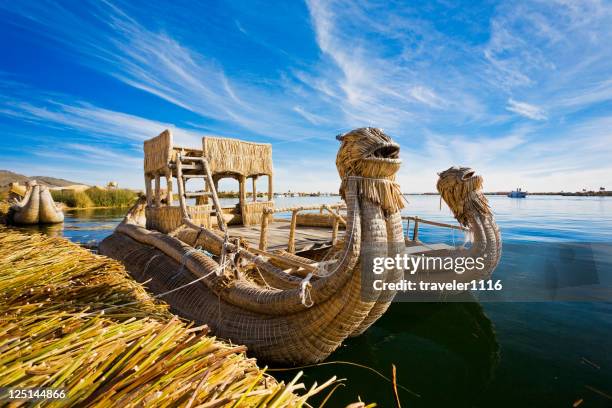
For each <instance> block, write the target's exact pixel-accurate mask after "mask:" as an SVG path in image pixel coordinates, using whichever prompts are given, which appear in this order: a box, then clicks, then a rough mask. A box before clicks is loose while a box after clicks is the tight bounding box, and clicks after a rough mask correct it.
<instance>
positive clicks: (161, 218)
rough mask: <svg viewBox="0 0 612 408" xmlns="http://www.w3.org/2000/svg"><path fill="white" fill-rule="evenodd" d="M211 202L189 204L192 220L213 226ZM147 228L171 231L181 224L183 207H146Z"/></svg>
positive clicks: (203, 225) (198, 223)
mask: <svg viewBox="0 0 612 408" xmlns="http://www.w3.org/2000/svg"><path fill="white" fill-rule="evenodd" d="M211 211H212V205H211V204H201V205H190V206H187V212H188V213H189V216H190V217H191V221H192V222H193V223H195V224H197V225H199V226H202V227H207V228H210V227H211V219H210V213H211ZM146 217H147V228H148V229H154V230H157V231H160V232H163V233H166V234H167V233H169V232H171V231H174V230H175V229H176V228H178V227H179V226H181V224H182V223H183V215H182V212H181V207H169V206H162V207H149V206H147V208H146Z"/></svg>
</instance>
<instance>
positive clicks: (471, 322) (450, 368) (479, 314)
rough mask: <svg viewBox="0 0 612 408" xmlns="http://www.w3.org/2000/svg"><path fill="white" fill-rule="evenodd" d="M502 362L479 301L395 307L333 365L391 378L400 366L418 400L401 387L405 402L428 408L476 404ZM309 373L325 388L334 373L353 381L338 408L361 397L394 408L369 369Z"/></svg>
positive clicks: (340, 394) (339, 396)
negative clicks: (392, 370) (394, 370)
mask: <svg viewBox="0 0 612 408" xmlns="http://www.w3.org/2000/svg"><path fill="white" fill-rule="evenodd" d="M499 356H500V348H499V344H498V341H497V337H496V334H495V330H494V328H493V324H492V323H491V321H490V320H489V318H488V317H487V316H486V315H485V313H484V312H483V309H482V307H481V306H480V305H479V304H478V303H476V302H470V303H411V304H407V303H394V304H392V305H391V307H390V308H389V310H388V311H387V313H386V314H385V315H384V316H383V317H382V318H381V319H380V320H379V321H377V322H376V324H375V326H373V327H372V328H370V329H369V330H368V331H367V332H366V333H364V334H363V335H361V336H359V337H356V338H352V339H349V340H348V341H346V342H345V344H344V345H343V346H342V347H341V348H340V349H339V350H337V351H336V352H335V353H333V354H332V355H331V356H330V357H329V358H328V359H327V361H335V360H340V361H351V362H356V363H359V364H363V365H365V366H368V367H372V368H374V369H376V370H378V371H379V372H381V373H383V374H384V375H386V376H388V377H390V376H391V365H392V364H395V365H396V367H397V370H398V372H397V373H398V383H399V384H401V385H403V386H404V387H406V388H408V389H409V390H411V391H412V392H414V393H417V394H419V396H418V397H416V396H415V395H414V394H412V393H411V392H408V391H406V390H403V389H401V388H400V390H399V394H400V398H401V399H402V402H403V403H404V404H405V405H407V406H411V407H415V406H423V407H427V406H451V405H452V406H461V405H464V404H465V405H470V404H471V403H472V402H474V401H476V400H477V399H478V397H479V394H480V393H481V391H482V389H483V388H484V387H486V386H487V384H489V383H490V382H491V380H492V379H493V378H494V374H495V370H496V367H497V365H498V363H499V361H500V357H499ZM275 374H276V373H275ZM292 374H295V372H290V373H284V374H283V375H284V378H290V376H291V375H292ZM305 375H306V378H307V379H308V380H313V381H314V380H316V381H319V382H320V381H321V380H322V379H325V378H327V377H331V376H333V375H336V376H338V377H340V378H346V379H347V383H348V384H349V385H350V386H349V387H346V388H344V387H341V388H339V389H338V390H337V391H336V392H335V393H334V395H333V397H332V399H331V400H330V401H329V404H330V406H332V407H335V406H345V405H346V404H348V403H349V402H351V401H354V400H355V395H356V393H357V394H358V395H359V396H361V398H362V400H364V401H366V402H368V401H375V402H377V403H378V404H379V406H383V407H387V406H394V401H393V393H392V387H391V384H390V383H388V382H387V381H385V380H383V379H381V378H380V377H378V376H377V375H376V374H374V373H372V372H370V371H368V370H366V369H363V368H356V367H354V366H346V365H341V364H338V365H336V364H334V365H328V366H319V367H316V368H308V369H305ZM442 391H443V392H442ZM315 406H316V404H315Z"/></svg>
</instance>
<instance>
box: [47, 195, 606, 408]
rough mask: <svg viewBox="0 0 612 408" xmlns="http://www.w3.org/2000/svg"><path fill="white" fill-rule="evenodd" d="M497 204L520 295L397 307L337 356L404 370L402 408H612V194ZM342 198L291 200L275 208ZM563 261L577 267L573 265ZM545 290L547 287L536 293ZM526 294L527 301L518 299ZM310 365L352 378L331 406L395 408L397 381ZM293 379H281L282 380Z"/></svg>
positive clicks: (434, 216)
mask: <svg viewBox="0 0 612 408" xmlns="http://www.w3.org/2000/svg"><path fill="white" fill-rule="evenodd" d="M407 198H408V201H409V203H410V204H409V206H408V208H407V209H406V210H405V213H406V214H407V215H418V216H419V217H421V218H425V219H430V220H437V221H443V222H453V218H452V216H451V214H450V211H449V210H448V209H447V208H446V207H445V206H444V205H443V206H442V208H441V209H440V203H439V198H438V197H437V196H407ZM489 199H490V203H491V206H492V208H493V210H494V213H495V216H496V220H497V222H498V224H499V226H500V228H501V232H502V237H503V242H504V252H503V255H502V259H501V262H500V265H499V267H498V269H497V270H496V272H495V274H494V278H495V279H500V280H501V281H502V282H503V283H504V285H508V286H509V287H511V288H513V289H512V290H513V291H511V293H512V295H511V296H510V298H508V299H496V298H491V299H485V300H487V301H483V302H467V303H453V302H450V303H394V304H393V305H392V306H391V307H390V309H389V310H388V312H387V313H386V314H385V316H383V318H381V319H380V320H379V321H378V322H377V323H376V324H375V325H374V326H373V327H372V328H371V329H370V330H368V331H367V332H366V333H365V334H364V335H362V336H360V337H357V338H354V339H349V340H348V341H346V342H345V343H344V344H343V346H342V347H341V348H340V349H339V350H338V351H336V352H335V353H334V354H333V355H332V356H330V357H329V358H328V360H327V361H328V362H333V361H346V362H350V363H357V364H362V365H364V366H368V367H371V368H373V369H375V370H378V371H379V372H380V373H382V374H384V375H386V376H388V377H390V375H391V365H392V364H395V365H396V367H397V375H398V383H399V384H401V386H403V387H405V388H407V389H409V390H411V391H412V393H411V392H408V391H406V390H404V389H400V390H399V394H400V398H401V400H402V406H404V407H429V406H455V407H457V406H459V407H464V406H465V407H472V406H478V407H491V406H528V407H531V406H554V407H560V406H566V407H571V406H572V404H574V403H578V402H579V400H583V402H582V403H580V404H579V406H582V407H610V406H612V303H609V302H610V301H612V298H611V297H609V295H608V293H609V292H606V291H603V292H601V291H593V290H591V289H592V288H597V287H599V288H601V287H602V286H603V287H606V288H609V287H611V286H612V283H611V282H612V279H611V275H612V267H611V263H610V251H609V245H610V243H612V199H611V198H605V197H601V198H599V197H560V196H559V197H557V196H530V197H528V198H526V199H510V198H507V197H503V196H492V197H489ZM337 200H338V198H337V197H312V198H310V197H308V198H284V199H276V205H277V206H278V207H284V206H293V205H298V204H315V203H324V202H326V203H330V202H336V201H337ZM230 202H231V200H226V203H230ZM124 212H125V210H124V209H123V210H91V211H71V212H68V213H67V214H66V222H65V223H64V225H63V227H62V226H58V227H50V228H48V229H46V232H48V233H50V234H56V235H63V236H65V237H67V238H69V239H71V240H73V241H75V242H81V243H95V242H97V241H99V240H101V239H103V238H104V237H105V236H107V235H108V234H110V233H111V232H112V229H113V228H114V226H115V225H116V224H117V223H118V222H119V221H120V220H121V218H122V216H123V214H124ZM419 237H420V238H421V239H423V240H424V241H428V242H447V243H453V242H454V243H457V242H461V241H462V239H463V235H462V234H461V233H458V232H453V231H450V230H447V229H442V228H437V227H430V226H427V225H422V226H421V228H420V232H419ZM568 254H569V255H568ZM560 259H561V260H562V261H563V262H565V261H566V260H569V261H567V262H565V263H564V265H565V268H564V266H563V265H561V266H560ZM568 264H569V266H567V265H568ZM566 269H567V270H566ZM538 285H540V286H539V287H540V288H541V289H542V291H537V292H535V293H531V292H529V290H527V289H529V288H532V287H536V286H538ZM585 287H586V288H589V290H588V291H587V292H586V294H585V293H584V292H580V293H579V295H578V296H577V297H575V298H572V297H571V296H570V297H568V296H566V295H564V294H563V293H565V292H563V289H565V288H570V289H572V288H585ZM521 289H524V292H525V293H528V295H525V297H524V299H523V300H529V301H519V300H522V299H521V296H520V295H521V293H520V292H521ZM572 293H573V292H572ZM570 299H572V300H574V301H568V300H570ZM500 300H503V301H500ZM576 300H579V301H576ZM585 300H589V301H585ZM303 370H304V372H305V381H307V383H311V382H312V381H318V382H319V383H320V382H322V381H324V380H325V379H327V378H329V377H331V376H332V375H336V376H338V377H340V378H345V379H346V381H345V384H346V385H345V386H344V387H340V388H338V389H337V390H336V392H335V393H334V395H333V396H332V398H331V399H330V401H329V402H328V403H327V405H326V406H330V407H340V406H344V405H345V404H346V403H348V402H351V401H354V400H355V399H356V397H357V396H360V397H361V399H362V400H363V401H366V402H377V403H378V404H379V406H382V407H391V406H394V402H393V394H392V387H391V384H390V383H389V382H387V381H385V380H384V379H382V378H380V377H378V376H377V374H375V373H373V372H371V371H369V370H368V369H365V368H360V367H356V366H353V365H348V364H344V363H331V364H329V365H324V366H318V367H313V368H304V369H303ZM295 373H296V371H295V370H294V371H289V372H273V374H274V375H276V376H277V377H280V378H289V377H291V376H293V375H294V374H295ZM414 394H418V395H419V396H415V395H414Z"/></svg>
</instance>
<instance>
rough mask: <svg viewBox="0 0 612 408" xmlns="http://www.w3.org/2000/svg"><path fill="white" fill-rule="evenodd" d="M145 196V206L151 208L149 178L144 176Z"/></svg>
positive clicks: (151, 199) (146, 175) (151, 198)
mask: <svg viewBox="0 0 612 408" xmlns="http://www.w3.org/2000/svg"><path fill="white" fill-rule="evenodd" d="M145 194H146V195H147V206H151V203H152V202H153V197H152V193H151V176H150V175H148V174H145Z"/></svg>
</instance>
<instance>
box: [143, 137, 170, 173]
mask: <svg viewBox="0 0 612 408" xmlns="http://www.w3.org/2000/svg"><path fill="white" fill-rule="evenodd" d="M172 155H173V150H172V134H171V133H170V131H169V130H164V131H163V132H162V133H160V134H159V135H158V136H157V137H154V138H152V139H149V140H145V141H144V170H145V173H155V172H162V171H163V170H164V169H166V168H167V167H168V163H170V161H171V160H172V158H173V157H172Z"/></svg>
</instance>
